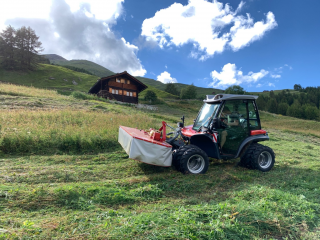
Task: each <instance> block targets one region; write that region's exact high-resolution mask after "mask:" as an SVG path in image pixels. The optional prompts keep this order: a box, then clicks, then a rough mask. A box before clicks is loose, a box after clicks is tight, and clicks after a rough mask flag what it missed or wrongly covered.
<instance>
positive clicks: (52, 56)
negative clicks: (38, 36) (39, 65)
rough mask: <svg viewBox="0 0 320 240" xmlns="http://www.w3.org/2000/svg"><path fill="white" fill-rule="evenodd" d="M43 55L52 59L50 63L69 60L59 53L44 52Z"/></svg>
mask: <svg viewBox="0 0 320 240" xmlns="http://www.w3.org/2000/svg"><path fill="white" fill-rule="evenodd" d="M41 56H43V57H45V58H47V59H48V60H49V61H50V63H51V62H52V61H68V60H67V59H65V58H63V57H61V56H59V55H58V54H44V55H41Z"/></svg>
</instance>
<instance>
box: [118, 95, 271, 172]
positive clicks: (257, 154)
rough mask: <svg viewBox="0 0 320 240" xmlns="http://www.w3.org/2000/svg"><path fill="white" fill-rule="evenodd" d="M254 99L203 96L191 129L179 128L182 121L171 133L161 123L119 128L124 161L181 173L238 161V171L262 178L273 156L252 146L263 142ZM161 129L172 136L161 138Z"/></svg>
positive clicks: (188, 127) (263, 147) (259, 146)
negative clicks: (211, 162)
mask: <svg viewBox="0 0 320 240" xmlns="http://www.w3.org/2000/svg"><path fill="white" fill-rule="evenodd" d="M257 98H258V96H252V95H233V94H217V95H207V99H206V100H204V105H203V106H202V108H201V110H200V112H199V113H198V116H197V118H196V119H195V120H194V124H193V125H190V126H184V117H182V118H181V119H182V122H179V123H178V127H177V128H172V127H171V126H169V125H168V124H166V123H165V122H162V124H163V126H162V127H161V128H160V129H159V130H154V129H150V131H148V132H146V131H143V130H138V129H134V128H128V127H123V126H120V129H119V143H120V144H121V145H122V147H123V148H124V149H125V150H126V152H127V153H128V155H129V158H132V159H136V160H139V161H142V162H145V163H148V164H153V165H158V166H165V167H169V166H171V165H173V166H174V167H175V168H176V169H177V170H178V171H181V172H182V173H191V174H200V173H205V172H206V171H207V170H208V167H209V157H211V158H216V159H223V160H228V159H235V158H238V157H240V159H241V160H240V163H239V165H241V166H244V167H248V168H251V169H258V170H260V171H263V172H267V171H269V170H270V169H271V168H272V167H273V165H274V163H275V155H274V152H273V150H272V149H271V148H269V147H267V146H264V145H261V144H258V142H260V141H266V140H269V136H268V134H267V132H266V131H264V130H262V129H261V123H260V118H259V112H258V108H257V104H256V99H257ZM166 127H169V128H172V129H173V130H174V131H172V132H170V133H168V134H166Z"/></svg>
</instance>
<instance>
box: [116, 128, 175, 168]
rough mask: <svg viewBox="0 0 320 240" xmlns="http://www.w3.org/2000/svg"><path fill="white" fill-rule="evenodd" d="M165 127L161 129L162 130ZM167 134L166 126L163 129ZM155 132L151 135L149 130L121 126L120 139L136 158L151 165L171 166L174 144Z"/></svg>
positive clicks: (130, 156)
mask: <svg viewBox="0 0 320 240" xmlns="http://www.w3.org/2000/svg"><path fill="white" fill-rule="evenodd" d="M162 129H163V127H162V128H161V129H159V130H160V131H161V130H162ZM163 130H164V131H163V133H164V134H163V135H164V136H165V128H164V129H163ZM154 138H155V134H153V135H152V136H151V137H150V135H149V133H148V132H145V131H143V130H139V129H136V128H130V127H124V126H120V127H119V138H118V141H119V143H120V144H121V146H122V147H123V149H124V150H125V151H126V153H127V154H128V155H129V158H131V159H135V160H138V161H141V162H144V163H148V164H151V165H157V166H162V167H170V166H171V163H172V146H171V145H170V144H168V143H166V142H165V141H164V139H165V137H162V138H160V136H156V139H159V140H155V139H154ZM163 138H164V139H163Z"/></svg>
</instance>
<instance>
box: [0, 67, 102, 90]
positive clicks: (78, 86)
mask: <svg viewBox="0 0 320 240" xmlns="http://www.w3.org/2000/svg"><path fill="white" fill-rule="evenodd" d="M0 79H1V81H3V82H10V83H14V84H21V85H25V86H34V87H38V88H47V89H59V90H66V91H74V90H77V91H83V92H88V90H89V89H90V88H91V87H92V85H93V84H94V83H95V82H96V81H97V80H98V77H97V76H92V75H89V74H85V73H80V72H75V71H72V70H69V69H67V68H64V67H59V66H54V65H49V64H40V66H39V68H38V69H37V70H36V71H28V72H18V71H6V70H3V69H0Z"/></svg>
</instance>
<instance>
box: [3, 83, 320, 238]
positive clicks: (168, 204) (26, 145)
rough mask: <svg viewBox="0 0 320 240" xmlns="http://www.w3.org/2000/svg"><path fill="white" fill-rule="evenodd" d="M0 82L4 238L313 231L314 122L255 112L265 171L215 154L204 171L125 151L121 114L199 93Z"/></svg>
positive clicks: (319, 229) (168, 114)
mask: <svg viewBox="0 0 320 240" xmlns="http://www.w3.org/2000/svg"><path fill="white" fill-rule="evenodd" d="M72 96H73V95H70V96H63V95H60V94H57V92H55V91H48V90H43V89H37V88H34V87H30V88H25V87H15V86H14V85H7V84H0V97H1V100H2V102H1V104H0V125H1V130H0V131H1V139H0V151H1V152H0V239H32V238H34V239H52V238H57V239H319V238H320V198H319V194H320V180H319V173H320V162H319V161H320V157H319V153H320V147H319V145H320V125H319V122H315V121H307V120H299V119H295V118H288V117H284V116H280V115H274V114H269V113H263V112H262V113H261V117H262V124H263V127H264V129H266V130H267V131H268V132H269V135H270V141H268V142H264V144H266V145H268V146H270V147H272V148H273V150H274V151H275V154H276V164H275V166H274V168H273V169H272V170H271V171H270V172H267V173H262V172H259V171H255V170H248V169H246V168H241V167H237V166H236V163H237V162H238V160H229V161H220V160H216V159H211V163H210V167H209V170H208V172H207V173H206V174H204V175H182V174H181V173H179V172H177V171H176V170H174V169H173V168H162V167H156V166H150V165H146V164H143V163H140V162H137V161H134V160H131V159H128V156H127V154H126V153H125V152H124V150H122V148H121V146H120V145H119V144H118V143H117V133H118V127H119V125H125V126H130V127H137V128H140V129H146V128H149V127H159V126H160V123H161V121H162V120H166V121H167V122H168V123H169V124H174V123H175V122H177V121H179V118H180V117H181V116H182V115H183V114H184V115H185V116H186V120H187V124H191V123H192V122H193V119H194V118H195V117H196V115H197V112H198V110H199V107H200V106H201V104H202V102H201V101H196V100H194V101H180V100H166V99H164V100H163V103H162V104H159V105H157V106H158V110H157V111H147V110H138V109H136V108H134V107H133V106H125V105H119V104H115V103H110V102H108V101H99V99H88V100H80V99H76V98H74V97H72Z"/></svg>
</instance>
